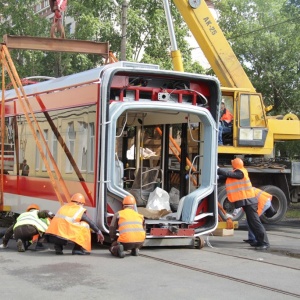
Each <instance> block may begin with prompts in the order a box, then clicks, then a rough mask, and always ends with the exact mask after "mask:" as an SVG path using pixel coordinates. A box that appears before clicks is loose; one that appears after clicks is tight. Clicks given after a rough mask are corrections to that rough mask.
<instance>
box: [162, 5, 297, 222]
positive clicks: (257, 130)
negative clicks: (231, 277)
mask: <svg viewBox="0 0 300 300" xmlns="http://www.w3.org/2000/svg"><path fill="white" fill-rule="evenodd" d="M173 2H174V4H175V6H176V7H177V9H178V11H179V12H180V14H181V16H182V17H183V19H184V21H185V23H186V24H187V26H188V28H189V29H190V31H191V32H192V34H193V36H194V37H195V39H196V41H197V42H198V44H199V46H200V48H201V50H202V51H203V53H204V55H205V56H206V58H207V60H208V62H209V63H210V65H211V67H212V69H213V71H214V72H215V74H216V76H217V77H218V79H219V81H220V83H221V86H222V88H221V89H222V102H224V103H225V104H226V107H227V108H228V109H229V110H230V111H231V112H232V114H233V122H232V132H231V133H230V134H227V137H224V136H223V139H225V143H224V145H222V146H219V147H218V159H219V164H220V165H223V164H224V165H227V164H228V165H229V164H230V163H228V162H230V160H231V159H232V158H233V157H235V156H238V157H241V158H243V159H244V160H245V162H246V165H248V167H247V169H248V172H249V174H250V178H251V181H252V183H253V185H254V186H257V187H261V188H263V189H265V190H267V191H268V192H269V193H271V194H272V195H273V201H272V203H273V206H275V208H276V210H277V214H276V215H275V216H274V217H272V218H271V219H268V218H267V217H265V216H263V217H262V218H263V221H265V222H268V223H275V222H277V221H279V220H281V219H282V217H283V216H284V214H285V212H286V209H287V205H288V203H289V202H290V201H293V202H298V201H299V196H298V195H300V188H299V185H300V176H299V173H300V163H299V162H287V161H285V164H278V163H275V158H274V146H275V142H277V141H288V140H299V139H300V121H299V120H298V118H297V116H296V115H294V114H291V113H289V114H287V115H285V116H277V117H271V116H267V114H266V112H267V111H268V110H269V109H270V107H268V108H266V107H265V105H264V102H263V97H262V95H261V94H260V93H257V92H256V90H255V87H254V86H253V84H252V83H251V80H250V79H249V77H248V76H247V74H246V73H245V71H244V69H243V67H242V65H241V64H240V62H239V61H238V59H237V57H236V55H235V53H234V52H233V50H232V48H231V46H230V45H229V43H228V41H227V40H226V38H225V36H224V34H223V32H222V30H221V28H220V27H219V25H218V23H217V22H216V20H215V19H214V17H213V15H212V13H211V11H210V9H209V7H208V5H207V3H206V2H205V1H201V0H173ZM164 5H165V11H166V16H167V21H168V27H169V31H170V36H171V41H172V40H173V39H174V36H175V35H174V32H172V26H170V25H169V23H171V20H170V19H171V18H170V15H168V8H167V6H168V4H167V0H164ZM171 44H172V58H173V66H174V69H176V70H178V71H183V67H182V68H178V66H180V63H179V62H178V59H181V55H180V54H178V53H177V52H178V51H179V50H178V49H176V47H173V46H174V42H172V43H171ZM175 46H176V44H175ZM173 52H174V53H175V54H176V55H173ZM219 201H220V203H221V204H222V206H223V207H224V209H226V211H227V212H228V213H232V212H233V209H234V208H233V207H232V206H231V204H230V203H229V202H228V201H227V198H226V192H225V189H224V185H222V184H220V186H219ZM221 214H222V212H221ZM241 216H242V212H240V213H239V214H238V215H237V217H236V218H235V219H239V218H240V217H241Z"/></svg>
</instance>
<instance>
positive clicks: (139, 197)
mask: <svg viewBox="0 0 300 300" xmlns="http://www.w3.org/2000/svg"><path fill="white" fill-rule="evenodd" d="M141 172H142V173H141ZM159 172H160V169H159V167H154V168H151V169H149V168H148V167H143V170H141V168H139V170H138V172H137V174H136V176H135V179H134V181H133V184H132V187H131V189H129V190H128V192H129V193H131V194H132V195H133V196H134V197H135V200H136V204H137V206H146V204H147V201H148V198H149V194H150V193H151V192H153V191H154V190H155V188H156V186H157V178H158V175H159Z"/></svg>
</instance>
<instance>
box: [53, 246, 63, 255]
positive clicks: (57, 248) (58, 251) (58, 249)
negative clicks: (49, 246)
mask: <svg viewBox="0 0 300 300" xmlns="http://www.w3.org/2000/svg"><path fill="white" fill-rule="evenodd" d="M54 250H55V254H56V255H63V254H64V253H63V247H62V246H61V245H54Z"/></svg>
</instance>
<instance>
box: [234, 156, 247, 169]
mask: <svg viewBox="0 0 300 300" xmlns="http://www.w3.org/2000/svg"><path fill="white" fill-rule="evenodd" d="M231 164H232V166H233V168H234V169H240V168H243V167H244V162H243V161H242V160H241V159H240V158H238V157H237V158H235V159H233V160H232V161H231Z"/></svg>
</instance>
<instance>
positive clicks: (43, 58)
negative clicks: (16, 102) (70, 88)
mask: <svg viewBox="0 0 300 300" xmlns="http://www.w3.org/2000/svg"><path fill="white" fill-rule="evenodd" d="M116 2H117V3H118V6H116V5H114V3H113V1H111V0H76V1H72V0H69V2H68V7H67V10H66V12H65V18H66V17H71V18H73V19H74V21H75V22H76V26H75V32H72V33H71V32H70V30H69V27H68V26H67V25H65V29H66V38H68V39H80V40H91V41H102V42H106V41H108V42H109V44H110V49H111V50H112V51H113V52H114V54H115V55H116V56H117V57H119V54H120V45H121V39H122V37H121V17H122V9H121V8H122V3H123V0H117V1H116ZM38 3H40V0H31V1H30V0H23V1H18V0H7V1H6V2H5V3H1V4H0V9H1V13H2V20H3V21H2V23H1V24H0V34H2V35H4V34H10V35H27V36H40V37H48V36H49V33H50V26H51V23H50V20H49V19H45V18H43V17H40V16H38V15H36V14H35V13H34V7H35V5H37V4H38ZM171 10H172V17H173V20H174V26H175V32H176V38H177V43H178V47H179V49H180V50H181V52H182V57H183V62H184V67H185V70H186V71H189V72H204V70H203V68H202V67H201V66H200V65H199V64H198V63H197V62H194V61H192V58H191V49H190V47H189V45H188V42H187V41H186V37H187V36H188V35H189V31H188V28H187V26H186V24H185V23H184V22H183V20H182V18H181V16H180V14H179V13H178V11H177V10H176V8H175V6H174V5H173V4H171ZM12 24H13V26H12ZM126 40H127V44H126V47H127V53H126V56H127V60H129V61H137V62H144V63H154V64H158V65H160V67H161V68H162V69H172V61H171V57H170V44H171V43H170V39H169V33H168V28H167V23H166V18H165V13H164V8H163V4H162V1H160V0H130V1H129V4H128V18H127V36H126ZM11 55H12V58H13V61H14V63H15V65H16V67H17V70H18V72H19V75H20V77H25V76H34V75H45V76H54V77H58V76H62V75H68V74H72V73H76V72H80V71H84V70H87V69H90V68H94V67H96V66H99V65H103V64H104V63H105V60H104V58H103V57H101V56H97V55H86V54H79V53H59V52H39V51H29V50H26V51H24V50H12V51H11Z"/></svg>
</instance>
